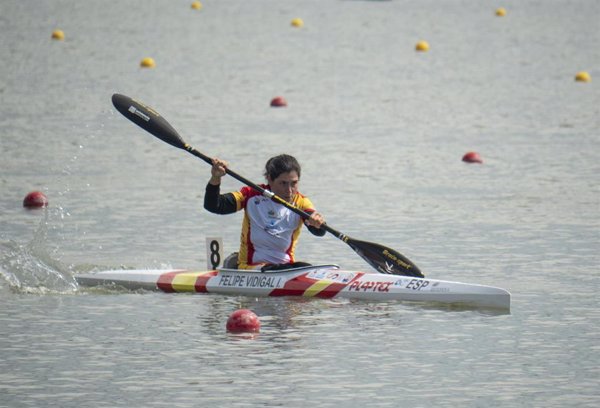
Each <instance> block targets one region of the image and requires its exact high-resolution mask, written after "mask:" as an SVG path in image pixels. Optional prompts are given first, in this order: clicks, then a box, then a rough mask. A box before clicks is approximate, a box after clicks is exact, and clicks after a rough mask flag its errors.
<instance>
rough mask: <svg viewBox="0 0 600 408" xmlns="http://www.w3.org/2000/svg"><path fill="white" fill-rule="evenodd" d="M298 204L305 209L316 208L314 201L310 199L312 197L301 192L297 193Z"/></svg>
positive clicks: (312, 209)
mask: <svg viewBox="0 0 600 408" xmlns="http://www.w3.org/2000/svg"><path fill="white" fill-rule="evenodd" d="M296 206H297V207H298V208H301V209H302V210H304V211H307V210H311V211H314V210H315V209H314V205H313V203H312V201H310V199H309V198H308V197H307V196H305V195H304V194H302V193H300V192H298V193H296Z"/></svg>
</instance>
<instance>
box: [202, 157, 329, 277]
mask: <svg viewBox="0 0 600 408" xmlns="http://www.w3.org/2000/svg"><path fill="white" fill-rule="evenodd" d="M226 168H227V163H226V162H225V161H222V160H220V159H217V158H215V159H213V160H212V168H211V178H210V180H209V182H208V184H207V185H206V194H205V196H204V208H206V209H207V210H208V211H210V212H212V213H215V214H232V213H235V212H236V211H240V210H242V209H243V210H244V220H243V222H242V233H241V237H240V250H239V254H238V259H237V261H238V265H237V266H238V268H239V269H263V270H266V269H270V268H273V267H277V266H278V265H286V266H287V267H289V266H299V264H300V263H299V262H296V261H295V259H294V251H295V248H296V244H297V242H298V237H299V235H300V231H301V229H302V225H303V224H305V225H306V226H307V227H308V229H309V231H310V232H311V233H313V234H314V235H317V236H323V235H325V233H326V231H325V229H322V228H320V227H321V225H323V223H324V220H323V216H322V215H321V214H319V213H318V212H316V211H315V209H314V208H313V204H312V202H311V201H310V200H309V199H308V197H306V196H304V195H302V194H300V193H299V192H298V183H299V181H300V172H301V169H300V164H299V163H298V161H297V160H296V159H295V158H294V157H293V156H290V155H288V154H281V155H279V156H275V157H272V158H270V159H269V160H268V161H267V163H266V165H265V178H266V180H267V183H268V184H267V185H264V184H263V185H261V187H262V188H264V189H267V190H270V191H272V192H273V193H275V194H276V195H277V196H279V197H281V198H282V199H284V200H285V201H287V202H289V203H291V204H293V205H294V206H296V207H298V208H300V209H301V210H303V211H305V212H306V213H308V214H310V218H308V219H306V220H303V219H302V217H300V216H299V215H298V214H296V213H294V212H293V211H291V210H290V209H288V208H287V207H285V206H283V205H282V204H279V203H277V202H275V201H273V200H271V199H270V198H268V197H265V196H263V195H261V194H260V193H259V192H257V191H256V190H255V189H252V188H250V187H243V188H242V189H241V190H240V191H233V192H230V193H225V194H221V193H220V185H221V178H222V177H223V176H225V174H226ZM302 265H307V264H304V263H302Z"/></svg>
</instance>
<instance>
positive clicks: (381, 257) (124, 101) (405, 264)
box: [112, 94, 424, 278]
mask: <svg viewBox="0 0 600 408" xmlns="http://www.w3.org/2000/svg"><path fill="white" fill-rule="evenodd" d="M112 102H113V105H115V108H117V110H118V111H119V112H121V113H122V114H123V116H125V117H126V118H127V119H129V120H130V121H132V122H133V123H135V124H136V125H138V126H139V127H141V128H142V129H144V130H146V131H148V132H149V133H151V134H153V135H154V136H156V137H157V138H159V139H160V140H162V141H163V142H165V143H168V144H170V145H171V146H175V147H177V148H179V149H183V150H185V151H187V152H189V153H191V154H193V155H194V156H196V157H198V158H200V159H202V160H204V161H205V162H206V163H208V164H210V165H211V166H212V159H211V158H210V157H208V156H206V155H205V154H203V153H201V152H199V151H198V150H196V149H194V148H193V147H192V146H190V145H189V144H187V143H185V142H184V141H183V139H182V138H181V136H179V134H178V133H177V131H176V130H175V129H174V128H173V127H172V126H171V125H170V124H169V122H167V121H166V120H165V119H164V118H163V117H162V116H160V114H159V113H158V112H156V111H155V110H154V109H152V108H151V107H149V106H147V105H145V104H143V103H141V102H139V101H136V100H134V99H132V98H130V97H128V96H125V95H120V94H114V95H113V96H112ZM226 170H227V174H229V175H230V176H231V177H233V178H235V179H236V180H238V181H240V182H242V183H243V184H246V185H247V186H249V187H251V188H253V189H254V190H256V191H258V192H259V193H261V194H262V195H264V196H265V197H268V198H270V199H272V200H273V201H275V202H277V203H279V204H281V205H283V206H285V207H287V208H289V209H290V210H292V211H293V212H295V213H296V214H298V215H299V216H301V217H302V218H303V219H307V218H309V217H310V215H309V214H307V213H306V212H304V211H303V210H301V209H300V208H297V207H295V206H294V205H293V204H290V203H288V202H287V201H285V200H284V199H282V198H281V197H279V196H277V195H275V194H274V193H273V192H271V191H269V190H265V189H264V188H262V187H261V186H259V185H257V184H255V183H253V182H251V181H249V180H246V179H245V178H244V177H242V176H240V175H239V174H237V173H235V172H234V171H233V170H230V169H226ZM321 228H324V229H325V230H326V231H327V232H329V233H331V234H333V235H335V236H336V237H337V238H338V239H340V240H342V241H344V242H345V243H346V244H348V245H349V246H350V247H351V248H352V249H353V250H354V252H356V253H357V254H358V255H360V256H361V257H362V258H363V259H364V260H365V261H367V263H369V265H371V266H372V267H373V268H375V269H376V270H377V271H379V272H381V273H387V274H394V275H405V276H415V277H420V278H422V277H424V276H423V274H422V273H421V271H420V270H419V268H418V267H417V266H416V265H415V264H413V263H412V262H411V261H410V260H409V259H408V258H406V257H405V256H404V255H402V254H400V253H399V252H397V251H394V250H393V249H390V248H386V247H384V246H383V245H379V244H375V243H373V242H366V241H359V240H357V239H353V238H350V237H349V236H347V235H345V234H342V233H341V232H339V231H337V230H335V229H333V228H331V227H330V226H329V225H327V224H323V225H322V226H321Z"/></svg>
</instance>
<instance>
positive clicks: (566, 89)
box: [0, 0, 600, 407]
mask: <svg viewBox="0 0 600 408" xmlns="http://www.w3.org/2000/svg"><path fill="white" fill-rule="evenodd" d="M190 3H191V2H188V1H178V2H173V1H159V0H154V1H128V2H110V3H108V2H94V3H90V2H74V1H67V0H65V1H52V2H43V3H39V2H34V1H19V2H16V1H14V2H3V3H2V5H0V10H1V12H0V33H1V34H2V38H3V42H2V47H1V48H0V56H1V57H2V58H1V59H2V61H3V63H2V65H1V66H0V73H1V75H0V101H1V103H0V107H1V108H0V109H1V113H2V114H1V115H0V155H1V158H2V159H1V164H0V168H1V170H2V171H1V172H0V189H1V192H2V194H1V195H0V310H1V311H0V406H2V407H4V406H6V407H29V406H32V407H38V406H62V407H80V406H98V407H102V406H111V407H114V406H173V407H191V406H197V405H198V404H200V403H201V404H202V405H205V406H252V407H254V406H256V407H258V406H281V405H286V406H307V405H315V406H325V407H326V406H340V405H344V406H356V407H361V406H381V407H385V406H391V407H401V406H406V407H415V406H452V407H455V406H481V407H484V406H485V407H488V406H502V407H521V406H547V407H563V406H581V407H595V406H597V405H598V404H599V403H600V392H599V391H598V386H597V385H598V380H599V378H600V369H599V368H598V367H599V365H600V364H599V363H600V358H599V352H600V349H599V346H598V339H599V338H600V309H599V307H598V305H597V292H598V291H599V289H600V285H599V282H598V270H599V265H600V256H599V255H598V253H600V228H599V227H600V218H599V214H600V191H599V190H600V188H599V185H600V183H599V181H600V176H598V174H600V165H599V164H598V163H600V160H599V156H600V154H599V153H598V152H599V144H600V135H599V134H598V129H600V108H599V106H600V94H599V92H598V78H599V77H600V72H599V71H598V70H597V67H598V65H599V62H600V30H599V29H598V27H597V21H598V19H599V17H600V3H598V2H595V1H591V0H590V1H586V0H573V1H568V0H562V1H559V0H553V1H552V0H548V1H505V2H503V3H502V4H495V3H494V2H481V1H473V0H448V1H444V2H440V1H422V0H420V1H399V0H393V1H349V0H348V1H342V0H339V1H338V0H336V1H334V0H319V1H317V0H314V1H302V2H299V1H291V0H289V1H285V2H282V1H272V0H263V1H255V2H241V1H234V0H221V1H219V2H203V3H204V7H203V9H202V10H200V11H194V10H192V9H191V8H190ZM499 6H502V7H505V8H506V9H507V15H506V16H505V17H503V18H498V17H496V16H495V15H494V10H495V9H496V8H497V7H499ZM296 17H300V18H302V19H303V20H304V22H305V26H304V27H303V28H301V29H296V28H292V27H291V26H290V21H291V20H292V19H293V18H296ZM57 28H60V29H62V30H63V31H64V32H65V36H66V39H65V41H63V42H56V41H51V40H50V34H51V32H52V31H53V30H54V29H57ZM421 39H424V40H427V41H428V42H429V43H430V45H431V49H430V51H429V52H427V53H416V52H415V51H414V45H415V44H416V42H417V41H419V40H421ZM147 56H150V57H153V58H154V59H155V60H156V63H157V66H156V68H155V69H151V70H144V69H140V68H139V65H138V64H139V61H140V60H141V59H142V58H144V57H147ZM581 70H586V71H588V72H590V75H591V76H592V82H591V83H587V84H582V83H575V82H574V80H573V78H574V76H575V73H577V72H578V71H581ZM114 92H120V93H124V94H126V95H129V96H133V97H136V98H138V99H139V100H142V101H144V102H146V103H148V104H150V105H151V106H153V107H154V108H156V109H157V110H158V111H159V112H160V113H161V114H162V115H163V116H165V117H166V118H167V120H168V121H169V122H170V123H171V124H172V125H173V126H174V127H175V128H176V129H177V130H178V131H179V133H180V134H181V135H182V137H184V139H186V140H187V141H189V142H190V143H191V144H192V145H194V146H195V147H196V148H197V149H198V150H200V151H202V152H204V153H206V154H208V155H211V156H213V155H214V156H219V157H222V158H224V159H226V160H228V161H229V162H230V165H231V167H232V168H233V169H234V170H235V171H236V172H238V173H239V174H242V175H244V176H245V177H247V178H248V179H250V180H254V181H258V182H260V181H262V175H261V167H262V165H263V164H264V162H265V161H266V159H268V158H269V157H270V156H272V155H274V154H278V153H281V152H289V153H292V154H294V155H296V156H297V157H298V159H299V160H300V162H301V163H302V164H303V166H304V167H303V174H302V189H301V190H302V191H303V192H304V193H306V194H307V195H309V196H310V197H311V199H312V200H313V201H314V202H315V204H316V205H317V206H318V208H319V210H320V211H321V212H323V213H324V214H325V215H326V218H327V220H328V222H329V223H330V224H331V225H332V226H333V227H334V228H336V229H338V230H340V231H342V232H344V233H346V234H348V235H350V236H353V237H356V238H358V239H364V240H370V241H374V242H379V243H382V244H384V245H386V246H389V247H392V248H395V249H397V250H398V251H400V252H402V253H403V254H405V255H406V256H407V257H408V258H410V259H411V260H413V261H414V262H415V263H416V264H417V265H419V267H420V268H421V269H422V270H423V271H424V272H425V274H426V275H427V276H430V277H432V278H438V279H447V280H456V281H465V282H472V283H481V284H488V285H494V286H499V287H503V288H506V289H508V290H509V291H511V293H512V294H513V302H512V308H511V313H510V314H508V315H507V314H504V315H495V314H490V313H488V312H486V311H480V310H461V309H456V308H440V307H438V306H434V305H415V304H409V303H397V302H390V303H385V302H384V303H370V302H348V301H340V300H306V299H254V298H245V297H225V296H216V295H195V296H194V295H172V294H161V293H142V292H140V293H137V292H123V291H109V290H93V291H90V290H83V289H80V288H78V287H77V285H76V284H75V281H74V278H73V276H74V275H75V274H77V273H82V272H89V271H94V270H102V269H107V268H118V267H127V268H145V267H153V268H154V267H159V268H163V267H164V268H167V267H189V268H197V269H203V268H204V267H205V264H206V258H205V250H204V242H205V238H206V237H209V236H221V237H223V239H224V242H225V246H226V251H233V250H235V249H236V246H237V240H238V233H239V224H240V222H241V216H240V215H239V214H237V215H233V216H229V217H218V216H215V215H212V214H207V213H206V212H205V211H203V209H202V197H203V193H204V185H205V183H206V180H207V179H208V176H209V169H208V167H207V166H206V165H205V164H204V163H203V162H200V161H198V160H197V159H194V158H193V157H192V156H189V155H186V154H185V152H183V151H180V150H176V149H174V148H172V147H170V146H167V145H165V144H164V143H162V142H160V141H158V140H156V139H154V138H153V137H151V136H149V135H148V134H146V133H145V132H143V131H142V130H140V129H138V128H136V127H135V126H133V125H132V124H131V123H129V122H128V121H127V120H125V119H124V118H123V117H121V115H120V114H118V113H117V112H115V111H114V109H113V108H112V107H111V104H110V96H111V95H112V93H114ZM276 95H283V96H285V97H286V99H287V100H288V103H289V106H288V107H287V108H285V109H272V108H270V107H269V106H268V105H269V101H270V99H271V98H272V97H274V96H276ZM469 150H476V151H478V152H480V153H481V154H482V156H483V159H484V164H483V165H466V164H464V163H462V162H461V161H460V158H461V157H462V155H463V154H464V153H465V152H467V151H469ZM236 188H239V183H237V182H235V180H225V181H224V189H236ZM31 190H42V191H44V192H45V193H46V194H47V196H48V197H49V200H50V206H49V207H48V208H47V209H45V210H37V211H26V210H24V209H23V208H22V207H21V202H22V199H23V197H24V196H25V195H26V194H27V193H28V192H29V191H31ZM298 257H299V259H302V260H309V261H312V262H315V263H321V262H323V263H330V262H334V263H338V264H340V265H342V266H343V267H344V268H347V269H365V268H367V266H366V265H365V264H364V262H363V261H362V260H361V259H360V257H358V256H356V255H355V254H354V253H353V252H352V250H351V249H350V248H348V247H347V246H346V245H344V244H343V243H341V242H340V241H338V240H336V239H335V238H333V237H331V236H329V237H324V238H316V237H312V236H310V235H309V234H305V235H304V236H303V239H302V242H301V245H300V247H299V249H298ZM239 307H249V308H252V309H253V310H255V311H256V312H257V314H258V315H259V316H260V318H261V321H262V330H261V333H260V334H259V335H258V336H257V337H256V338H245V337H243V336H242V337H240V336H233V335H228V334H227V333H225V330H224V326H225V321H226V319H227V317H228V315H229V314H230V313H231V312H232V311H233V310H235V309H237V308H239Z"/></svg>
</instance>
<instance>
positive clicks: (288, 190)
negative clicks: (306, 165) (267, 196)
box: [267, 171, 300, 202]
mask: <svg viewBox="0 0 600 408" xmlns="http://www.w3.org/2000/svg"><path fill="white" fill-rule="evenodd" d="M267 181H268V182H269V185H270V186H271V191H272V192H274V193H275V194H276V195H278V196H279V197H281V198H283V199H284V200H285V201H288V202H292V199H293V198H294V196H295V195H296V193H297V192H298V182H299V181H300V177H298V173H297V172H296V171H290V172H289V173H282V174H280V175H279V177H277V178H276V179H275V180H271V178H268V180H267Z"/></svg>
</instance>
